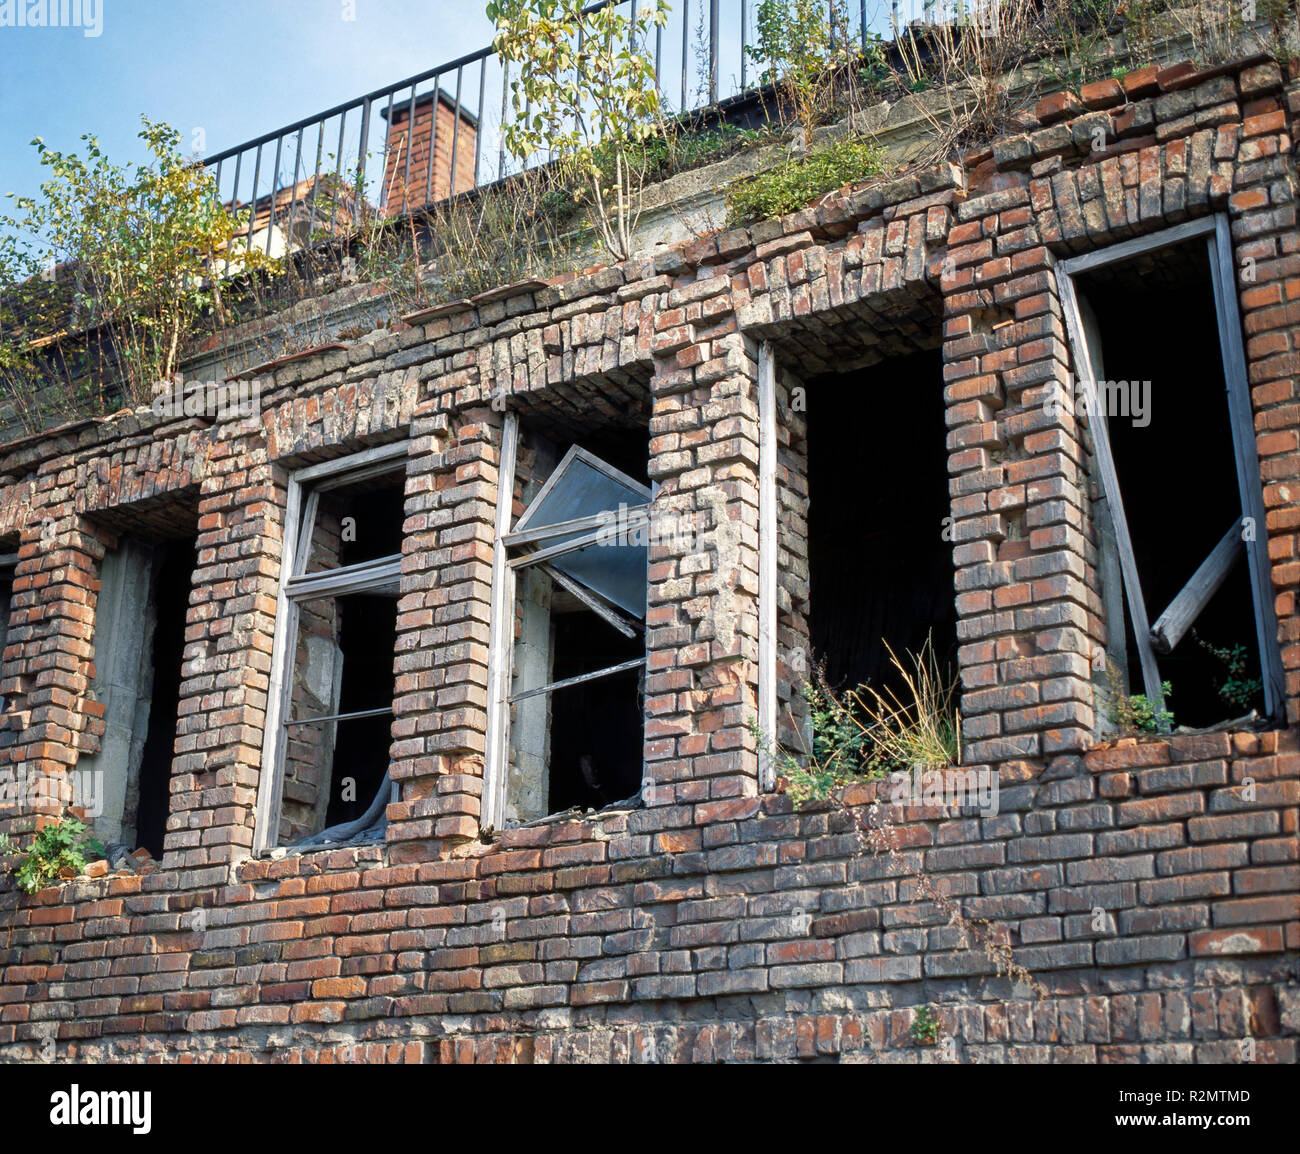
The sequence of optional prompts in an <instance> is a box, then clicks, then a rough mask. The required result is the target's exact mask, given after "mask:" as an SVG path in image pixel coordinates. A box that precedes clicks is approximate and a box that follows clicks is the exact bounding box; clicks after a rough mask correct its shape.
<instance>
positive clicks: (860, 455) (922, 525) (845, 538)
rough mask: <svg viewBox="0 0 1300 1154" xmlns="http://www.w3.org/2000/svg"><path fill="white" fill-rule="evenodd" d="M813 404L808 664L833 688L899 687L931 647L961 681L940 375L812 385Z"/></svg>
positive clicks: (935, 362)
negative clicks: (894, 662) (818, 667)
mask: <svg viewBox="0 0 1300 1154" xmlns="http://www.w3.org/2000/svg"><path fill="white" fill-rule="evenodd" d="M807 395H808V408H807V414H806V415H807V420H808V572H809V585H810V598H809V610H810V612H809V633H810V639H811V644H812V655H813V658H814V659H815V660H818V661H824V663H825V670H826V678H827V681H828V682H829V683H830V684H831V685H832V686H833V687H836V688H852V687H854V686H857V685H860V684H864V683H869V684H874V685H882V684H887V683H892V681H893V680H894V671H893V669H892V666H891V663H890V657H889V651H888V649H887V648H886V645H888V646H889V647H890V648H892V649H893V651H894V653H895V654H897V655H898V657H899V658H900V659H902V660H904V661H906V656H905V654H906V653H913V654H919V653H920V652H921V649H922V648H923V646H924V645H925V643H926V640H927V638H929V639H930V642H931V645H932V647H933V652H934V655H935V657H936V659H937V660H938V663H939V667H940V669H941V670H944V671H945V675H946V674H947V672H949V671H955V670H956V656H957V610H956V598H955V592H954V588H953V565H952V549H953V546H952V541H951V540H950V538H951V534H950V533H945V532H944V527H945V525H946V524H950V523H951V522H948V521H946V520H945V518H947V517H948V516H949V507H950V506H949V498H948V456H947V450H946V448H945V441H946V434H947V429H946V426H945V423H944V399H943V366H942V361H941V359H940V356H939V354H937V353H931V352H924V353H916V354H914V355H912V356H908V357H899V358H893V359H890V360H887V361H882V362H880V363H878V364H876V365H872V366H870V367H869V368H865V369H862V370H859V371H857V372H853V373H844V374H838V375H835V376H827V377H821V378H817V379H815V380H813V381H811V382H809V384H808V386H807Z"/></svg>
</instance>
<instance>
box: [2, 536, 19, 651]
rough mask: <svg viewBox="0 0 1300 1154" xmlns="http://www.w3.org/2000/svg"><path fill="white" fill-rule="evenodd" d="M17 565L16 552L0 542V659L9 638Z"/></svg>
mask: <svg viewBox="0 0 1300 1154" xmlns="http://www.w3.org/2000/svg"><path fill="white" fill-rule="evenodd" d="M17 565H18V554H17V552H16V551H12V552H11V551H10V549H9V547H7V546H6V545H5V544H4V543H3V542H0V659H3V657H4V650H5V645H6V644H7V642H8V637H9V613H10V611H11V610H12V609H13V599H14V569H15V567H16V566H17Z"/></svg>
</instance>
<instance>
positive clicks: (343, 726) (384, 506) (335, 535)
mask: <svg viewBox="0 0 1300 1154" xmlns="http://www.w3.org/2000/svg"><path fill="white" fill-rule="evenodd" d="M405 477H406V448H405V446H404V445H398V446H386V447H384V448H383V449H380V450H372V451H370V452H368V453H364V454H358V455H357V456H356V457H355V458H346V459H344V460H343V461H337V462H329V463H327V464H325V465H318V466H312V467H310V468H308V469H304V470H301V471H300V472H299V473H298V474H296V475H295V476H294V477H293V478H292V479H291V481H290V487H291V495H290V507H291V516H290V517H289V519H288V522H289V523H288V524H287V526H286V536H287V537H288V538H289V541H290V547H289V548H286V576H285V578H284V579H283V581H282V599H283V613H282V615H281V617H280V619H279V622H278V625H277V640H276V646H277V649H276V681H275V683H274V684H273V691H272V695H273V701H274V710H275V717H274V722H275V724H274V725H273V726H272V727H271V734H270V736H269V737H268V747H267V751H268V752H267V758H266V764H267V766H268V767H269V768H270V769H271V770H272V772H273V781H274V786H273V789H274V790H275V795H274V796H273V797H271V798H270V799H268V807H267V811H266V813H265V814H264V815H263V816H264V817H265V818H266V819H267V822H268V825H269V828H271V829H274V830H275V831H276V834H275V836H276V839H277V844H279V845H284V846H292V847H297V848H310V847H313V846H324V845H340V844H344V843H349V844H356V843H359V842H366V841H379V840H382V839H383V836H384V830H385V827H386V824H387V823H386V807H387V805H388V803H389V801H390V800H391V798H392V786H391V783H390V781H389V777H388V767H389V757H390V750H391V746H392V722H393V697H394V687H395V678H394V655H395V651H396V646H397V597H398V592H399V585H400V577H401V548H402V522H403V519H404V515H405V514H404V507H405ZM272 815H273V816H272ZM261 824H262V822H261V821H259V826H260V825H261ZM268 840H269V839H268Z"/></svg>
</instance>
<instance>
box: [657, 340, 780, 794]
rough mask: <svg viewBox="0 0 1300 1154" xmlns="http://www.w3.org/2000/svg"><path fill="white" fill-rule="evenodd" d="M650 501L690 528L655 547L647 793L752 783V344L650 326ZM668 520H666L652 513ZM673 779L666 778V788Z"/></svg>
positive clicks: (729, 790) (735, 790)
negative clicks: (654, 330) (653, 492)
mask: <svg viewBox="0 0 1300 1154" xmlns="http://www.w3.org/2000/svg"><path fill="white" fill-rule="evenodd" d="M656 353H658V354H659V355H660V356H661V357H662V358H664V359H660V360H658V361H657V363H656V372H655V377H654V381H653V385H652V390H653V411H652V416H651V421H650V433H651V442H650V468H649V475H650V478H651V480H653V481H658V482H659V483H660V484H661V485H662V488H661V489H660V491H659V494H658V496H657V497H656V499H655V515H656V517H657V518H662V517H686V518H689V519H691V521H692V522H693V525H694V528H695V533H694V538H695V539H694V541H693V542H688V541H682V540H677V541H674V540H672V539H669V540H664V539H663V538H664V536H665V534H663V533H662V532H661V533H660V534H658V536H659V538H660V539H659V540H658V541H657V542H656V543H654V544H652V546H651V549H650V595H649V614H648V620H647V634H646V648H647V650H648V655H649V660H648V665H647V675H646V703H645V708H646V733H645V739H646V740H645V760H646V770H645V772H646V776H647V778H648V779H650V780H651V781H652V782H653V783H654V785H655V787H656V788H654V789H652V790H651V791H649V801H650V803H651V804H655V805H668V804H674V803H676V804H682V803H686V802H708V801H710V800H713V799H723V798H735V797H740V796H746V797H751V796H753V795H754V794H756V793H757V788H758V751H757V747H756V743H755V740H754V737H753V735H752V733H751V731H750V726H751V724H752V723H753V722H754V720H756V718H757V716H758V701H757V692H758V436H759V433H758V351H757V348H756V346H755V345H754V343H753V342H752V341H751V340H749V339H748V338H746V337H744V336H743V335H742V334H739V333H735V332H731V333H727V334H725V335H722V336H719V337H716V338H714V339H712V340H704V341H699V342H697V341H696V340H695V338H694V334H693V333H692V332H691V329H690V326H685V327H683V328H680V329H675V330H674V329H669V330H667V331H664V332H661V333H660V335H659V337H658V338H656ZM659 524H662V522H659ZM667 785H671V786H672V788H671V789H667V788H664V787H665V786H667Z"/></svg>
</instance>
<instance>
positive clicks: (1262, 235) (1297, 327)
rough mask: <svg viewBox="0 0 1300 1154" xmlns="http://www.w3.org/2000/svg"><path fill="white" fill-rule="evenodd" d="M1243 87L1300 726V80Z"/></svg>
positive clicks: (1240, 271) (1277, 574)
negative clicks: (1298, 142) (1298, 151)
mask: <svg viewBox="0 0 1300 1154" xmlns="http://www.w3.org/2000/svg"><path fill="white" fill-rule="evenodd" d="M1241 90H1242V95H1243V96H1245V97H1248V98H1251V100H1252V104H1251V105H1250V106H1249V107H1250V111H1251V115H1249V116H1248V117H1247V118H1246V120H1245V121H1244V122H1243V125H1242V133H1241V143H1240V146H1239V148H1238V152H1237V158H1236V159H1237V162H1238V163H1237V165H1236V167H1235V168H1234V171H1233V183H1234V187H1233V193H1232V195H1231V196H1230V197H1229V199H1228V213H1229V218H1230V219H1231V221H1232V240H1233V249H1234V252H1233V265H1234V267H1235V268H1236V270H1237V288H1238V291H1239V303H1240V307H1241V321H1242V328H1243V330H1244V340H1245V354H1246V368H1247V376H1248V380H1249V383H1250V387H1251V399H1252V402H1253V407H1254V412H1255V445H1256V449H1257V451H1258V453H1259V469H1260V479H1261V481H1262V482H1263V490H1264V510H1265V520H1266V525H1265V531H1266V532H1267V533H1268V552H1269V558H1270V560H1271V561H1272V577H1273V588H1274V590H1275V592H1276V597H1275V599H1274V604H1273V608H1274V612H1275V613H1276V615H1277V628H1278V643H1279V645H1280V646H1281V654H1282V671H1283V676H1284V677H1285V679H1286V685H1285V693H1286V716H1287V720H1288V721H1289V722H1290V724H1291V725H1300V597H1297V592H1296V591H1297V589H1300V431H1297V429H1296V424H1297V417H1298V416H1300V384H1298V383H1297V382H1300V233H1297V231H1296V183H1297V182H1296V170H1295V165H1294V163H1293V162H1292V161H1291V160H1290V158H1289V156H1288V153H1289V152H1290V150H1291V148H1292V146H1293V143H1294V137H1295V134H1296V131H1297V129H1300V82H1296V81H1294V80H1293V81H1292V82H1291V83H1290V84H1288V85H1287V86H1286V87H1285V89H1284V88H1283V79H1282V74H1281V72H1280V71H1279V69H1278V67H1277V65H1275V64H1272V63H1266V64H1260V65H1258V66H1256V67H1254V68H1248V69H1246V70H1245V71H1244V72H1243V73H1242V75H1241ZM1288 115H1289V117H1290V120H1289V123H1288Z"/></svg>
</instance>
